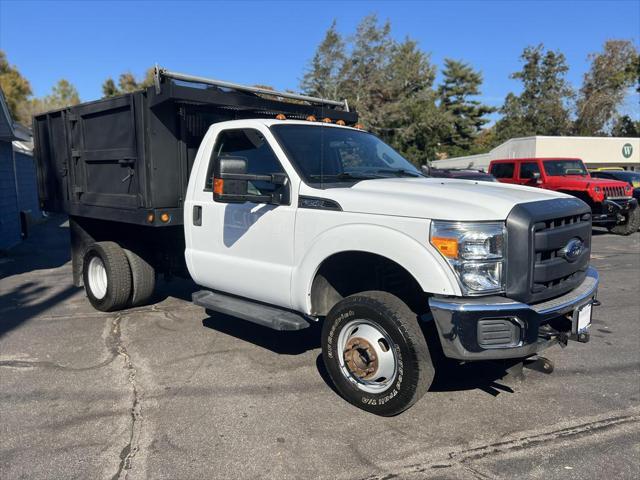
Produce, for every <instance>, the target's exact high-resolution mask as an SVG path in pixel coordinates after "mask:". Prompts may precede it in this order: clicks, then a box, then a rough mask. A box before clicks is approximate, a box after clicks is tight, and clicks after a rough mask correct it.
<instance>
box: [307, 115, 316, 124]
mask: <svg viewBox="0 0 640 480" xmlns="http://www.w3.org/2000/svg"><path fill="white" fill-rule="evenodd" d="M317 121H318V119H317V118H316V116H315V115H309V116H308V117H307V122H317Z"/></svg>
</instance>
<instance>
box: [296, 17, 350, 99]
mask: <svg viewBox="0 0 640 480" xmlns="http://www.w3.org/2000/svg"><path fill="white" fill-rule="evenodd" d="M344 46H345V45H344V41H343V40H342V37H341V36H340V34H339V33H338V31H337V29H336V21H335V20H334V21H333V23H332V24H331V26H330V27H329V30H327V33H326V34H325V37H324V39H323V40H322V42H321V43H320V45H319V46H318V48H317V50H316V53H315V54H314V56H313V59H312V60H311V63H310V65H309V68H308V69H307V72H306V73H305V74H304V77H303V79H302V82H301V84H300V87H301V88H302V91H304V92H306V93H307V94H308V95H312V96H317V97H321V98H329V99H337V98H338V96H339V95H340V78H339V74H340V70H341V68H342V65H343V64H344V60H345V53H344Z"/></svg>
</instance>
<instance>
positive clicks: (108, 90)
mask: <svg viewBox="0 0 640 480" xmlns="http://www.w3.org/2000/svg"><path fill="white" fill-rule="evenodd" d="M119 94H120V92H119V91H118V87H116V82H114V81H113V78H111V77H109V78H107V79H106V80H105V81H104V83H103V84H102V95H103V96H104V97H115V96H116V95H119Z"/></svg>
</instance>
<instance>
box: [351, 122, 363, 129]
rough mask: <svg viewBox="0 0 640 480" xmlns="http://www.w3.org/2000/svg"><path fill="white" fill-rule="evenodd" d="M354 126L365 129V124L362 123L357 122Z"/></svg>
mask: <svg viewBox="0 0 640 480" xmlns="http://www.w3.org/2000/svg"><path fill="white" fill-rule="evenodd" d="M353 127H354V128H357V129H358V130H364V125H363V124H361V123H356V124H355V125H354V126H353Z"/></svg>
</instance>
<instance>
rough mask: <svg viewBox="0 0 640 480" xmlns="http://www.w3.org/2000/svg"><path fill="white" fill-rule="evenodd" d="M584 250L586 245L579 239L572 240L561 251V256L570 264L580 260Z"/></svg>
mask: <svg viewBox="0 0 640 480" xmlns="http://www.w3.org/2000/svg"><path fill="white" fill-rule="evenodd" d="M583 250H584V243H582V240H580V239H579V238H572V239H571V240H569V241H568V242H567V244H566V245H565V246H564V247H562V248H561V249H560V252H559V253H560V256H562V257H563V258H566V259H567V260H568V261H569V262H573V261H575V260H577V259H578V257H579V256H580V254H581V253H582V251H583Z"/></svg>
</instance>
